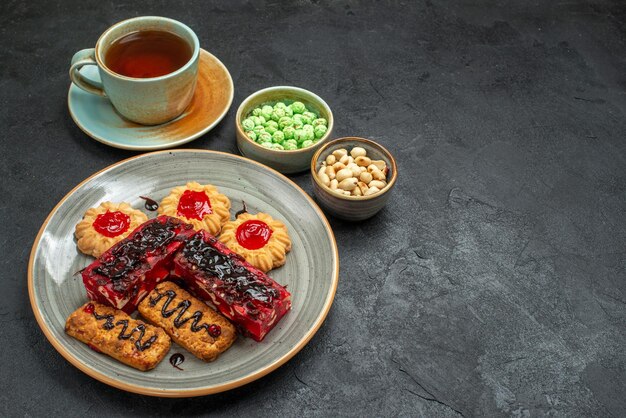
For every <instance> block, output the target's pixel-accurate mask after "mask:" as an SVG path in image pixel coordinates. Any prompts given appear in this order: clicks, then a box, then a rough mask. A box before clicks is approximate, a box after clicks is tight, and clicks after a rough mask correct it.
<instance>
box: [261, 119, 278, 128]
mask: <svg viewBox="0 0 626 418" xmlns="http://www.w3.org/2000/svg"><path fill="white" fill-rule="evenodd" d="M263 126H265V127H266V128H267V127H268V126H273V127H274V128H276V129H278V122H276V121H275V120H268V121H267V122H265V123H264V124H263Z"/></svg>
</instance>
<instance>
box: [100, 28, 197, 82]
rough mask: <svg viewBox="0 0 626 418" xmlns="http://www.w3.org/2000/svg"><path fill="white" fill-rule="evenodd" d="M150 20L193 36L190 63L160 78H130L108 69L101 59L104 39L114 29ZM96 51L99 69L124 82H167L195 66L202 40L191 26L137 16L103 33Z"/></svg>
mask: <svg viewBox="0 0 626 418" xmlns="http://www.w3.org/2000/svg"><path fill="white" fill-rule="evenodd" d="M149 19H155V20H162V21H167V22H170V23H173V24H175V25H178V26H180V27H181V28H182V29H183V30H185V31H186V32H187V33H189V35H191V39H192V40H193V51H192V53H191V58H190V59H189V61H187V62H186V63H185V65H183V66H182V67H180V68H179V69H177V70H176V71H173V72H171V73H168V74H164V75H161V76H158V77H149V78H139V77H128V76H125V75H122V74H118V73H116V72H115V71H113V70H111V69H110V68H109V67H107V66H106V64H105V63H104V59H103V57H101V51H100V48H101V45H102V41H103V39H104V37H105V36H106V35H108V34H109V33H111V31H113V30H114V29H117V28H119V27H120V26H122V25H126V24H128V23H129V22H133V21H137V20H149ZM94 51H95V54H94V55H95V57H96V62H97V63H98V68H100V69H101V70H103V71H105V72H106V73H107V74H109V75H110V76H112V77H115V78H119V79H122V80H128V81H134V82H139V83H142V82H143V83H146V82H153V81H161V80H165V79H168V78H172V77H176V76H177V75H179V74H181V73H183V72H185V71H186V70H187V69H188V68H189V67H191V66H192V65H193V63H194V62H196V61H197V60H198V57H199V56H200V40H199V39H198V36H197V35H196V33H195V32H194V31H193V30H192V29H191V28H190V27H189V26H187V25H185V24H184V23H182V22H180V21H178V20H174V19H170V18H169V17H163V16H137V17H131V18H130V19H124V20H122V21H119V22H117V23H115V24H113V25H111V26H109V27H108V28H107V29H106V30H105V31H104V32H102V34H101V35H100V37H99V38H98V41H96V46H95V48H94Z"/></svg>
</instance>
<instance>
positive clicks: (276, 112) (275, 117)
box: [272, 108, 285, 122]
mask: <svg viewBox="0 0 626 418" xmlns="http://www.w3.org/2000/svg"><path fill="white" fill-rule="evenodd" d="M283 116H285V109H282V108H278V109H274V111H273V112H272V120H275V121H276V122H278V121H279V120H280V118H282V117H283Z"/></svg>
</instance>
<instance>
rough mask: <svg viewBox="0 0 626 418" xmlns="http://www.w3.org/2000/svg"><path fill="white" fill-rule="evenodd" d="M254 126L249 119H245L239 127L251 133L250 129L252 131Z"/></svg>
mask: <svg viewBox="0 0 626 418" xmlns="http://www.w3.org/2000/svg"><path fill="white" fill-rule="evenodd" d="M254 125H255V123H254V121H253V120H252V119H251V118H247V119H244V120H243V121H241V126H242V128H243V129H244V130H246V131H251V130H252V129H254Z"/></svg>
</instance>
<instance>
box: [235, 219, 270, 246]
mask: <svg viewBox="0 0 626 418" xmlns="http://www.w3.org/2000/svg"><path fill="white" fill-rule="evenodd" d="M271 236H272V230H271V229H270V227H269V226H267V224H266V223H265V222H263V221H257V220H250V221H245V222H244V223H242V224H241V225H239V228H237V234H236V237H237V241H238V242H239V244H241V246H242V247H244V248H247V249H248V250H258V249H259V248H263V247H264V246H265V244H267V242H268V241H269V240H270V237H271Z"/></svg>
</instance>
